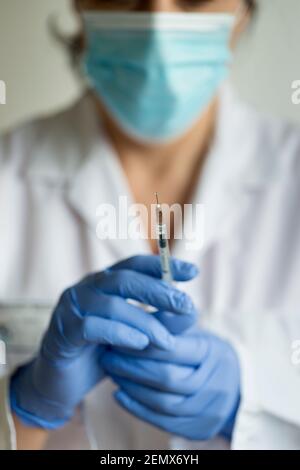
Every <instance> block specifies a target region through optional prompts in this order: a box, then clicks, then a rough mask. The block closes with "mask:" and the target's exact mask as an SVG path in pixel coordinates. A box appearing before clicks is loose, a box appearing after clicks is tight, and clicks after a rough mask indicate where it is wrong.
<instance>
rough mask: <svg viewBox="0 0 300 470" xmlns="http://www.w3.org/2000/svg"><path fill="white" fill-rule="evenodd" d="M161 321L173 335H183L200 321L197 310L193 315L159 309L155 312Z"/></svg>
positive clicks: (155, 315) (154, 315)
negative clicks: (176, 313)
mask: <svg viewBox="0 0 300 470" xmlns="http://www.w3.org/2000/svg"><path fill="white" fill-rule="evenodd" d="M153 317H155V318H156V319H157V320H158V321H159V322H160V323H162V324H163V325H164V326H165V327H166V328H167V330H168V331H169V332H170V333H172V335H181V334H182V333H184V332H186V331H187V330H189V329H190V328H192V327H193V326H194V325H195V324H196V323H197V321H198V317H199V315H198V313H197V312H196V310H195V311H194V312H193V313H192V314H191V315H174V314H173V313H172V312H162V311H158V312H155V313H153Z"/></svg>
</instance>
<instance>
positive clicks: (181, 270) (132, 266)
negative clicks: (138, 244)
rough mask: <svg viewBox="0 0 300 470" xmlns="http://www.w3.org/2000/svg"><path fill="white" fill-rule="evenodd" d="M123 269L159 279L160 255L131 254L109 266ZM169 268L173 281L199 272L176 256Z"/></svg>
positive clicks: (187, 277)
mask: <svg viewBox="0 0 300 470" xmlns="http://www.w3.org/2000/svg"><path fill="white" fill-rule="evenodd" d="M123 269H128V270H130V271H136V272H139V273H143V274H147V275H148V276H152V277H156V278H159V279H160V278H161V274H162V271H161V261H160V257H159V256H155V255H150V256H148V255H140V256H133V257H132V258H129V259H126V260H123V261H121V262H119V263H117V264H115V265H114V266H112V267H111V268H110V270H112V271H117V270H123ZM171 269H172V274H173V278H174V281H178V282H180V281H181V282H184V281H190V280H192V279H194V278H195V277H196V276H197V275H198V274H199V270H198V268H197V267H196V266H195V265H194V264H192V263H188V262H186V261H181V260H179V259H176V258H171Z"/></svg>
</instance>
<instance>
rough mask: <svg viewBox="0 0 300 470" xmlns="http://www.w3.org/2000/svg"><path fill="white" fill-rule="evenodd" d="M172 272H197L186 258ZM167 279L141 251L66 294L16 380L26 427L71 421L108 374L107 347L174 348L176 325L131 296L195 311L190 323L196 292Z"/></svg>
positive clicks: (16, 405) (163, 307)
mask: <svg viewBox="0 0 300 470" xmlns="http://www.w3.org/2000/svg"><path fill="white" fill-rule="evenodd" d="M172 269H173V274H174V277H175V279H177V280H178V281H187V280H189V279H191V278H193V277H194V276H195V275H196V274H197V271H196V269H195V267H194V266H193V265H191V264H188V263H184V262H181V261H178V260H173V262H172ZM160 276H161V270H160V261H159V258H158V257H156V256H137V257H134V258H131V259H129V260H126V261H122V262H121V263H118V264H117V265H115V266H113V267H112V268H110V269H107V270H105V271H103V272H101V273H98V274H93V275H90V276H88V277H86V278H85V279H84V280H83V281H82V282H80V283H79V284H77V285H75V286H74V287H72V288H70V289H68V290H66V291H65V292H64V294H63V295H62V297H61V299H60V300H59V303H58V305H57V307H56V309H55V311H54V314H53V316H52V320H51V323H50V326H49V328H48V331H47V332H46V334H45V336H44V339H43V341H42V345H41V348H40V351H39V353H38V355H37V357H36V358H34V359H33V360H32V361H31V362H30V363H29V364H26V365H25V366H23V367H21V368H19V369H18V370H17V371H16V372H15V374H14V375H13V377H12V379H11V386H10V401H11V408H12V410H13V411H14V412H15V413H16V415H17V416H18V417H19V418H20V419H21V421H22V422H23V423H24V424H25V425H27V426H34V427H42V428H46V429H55V428H58V427H60V426H62V425H64V424H65V423H66V422H67V421H68V420H69V419H70V418H71V417H72V415H73V413H74V410H75V408H76V407H77V406H78V404H79V403H80V402H81V401H82V399H83V398H84V396H85V395H86V394H87V393H88V392H89V391H90V390H91V389H92V388H93V387H94V385H96V384H97V383H98V382H100V381H101V379H103V377H104V375H105V372H104V370H103V367H102V359H103V354H104V352H105V350H106V347H107V346H118V347H126V348H129V349H132V350H143V349H144V348H146V347H147V346H148V345H149V343H151V344H153V345H155V347H156V348H158V350H159V349H168V348H169V347H170V346H171V345H172V341H173V337H172V336H171V335H170V333H169V332H168V330H167V329H166V328H165V327H164V326H163V325H162V324H161V323H160V322H159V321H158V320H157V319H156V318H155V317H154V316H151V315H150V314H148V313H146V312H145V311H144V310H143V309H142V308H139V307H137V306H134V305H131V304H129V303H128V302H127V299H133V300H136V301H139V302H142V303H144V304H148V305H151V306H153V307H155V308H156V309H158V310H159V311H168V312H172V313H173V314H176V315H180V314H186V313H187V314H188V315H187V317H189V322H192V321H194V320H195V309H194V307H193V304H192V303H191V301H190V300H189V298H188V296H186V295H185V294H184V293H183V292H180V291H179V290H178V289H176V288H175V287H172V286H170V285H168V284H167V283H165V282H163V281H162V280H161V279H160ZM191 319H193V320H191Z"/></svg>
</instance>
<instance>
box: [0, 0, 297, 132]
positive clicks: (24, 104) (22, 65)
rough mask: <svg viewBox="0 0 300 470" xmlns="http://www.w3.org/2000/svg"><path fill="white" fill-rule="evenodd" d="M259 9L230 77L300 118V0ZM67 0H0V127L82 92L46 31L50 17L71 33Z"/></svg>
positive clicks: (253, 98)
mask: <svg viewBox="0 0 300 470" xmlns="http://www.w3.org/2000/svg"><path fill="white" fill-rule="evenodd" d="M257 3H258V11H257V14H256V18H255V20H254V21H253V23H252V25H251V27H250V28H249V30H248V31H247V33H246V34H245V35H244V39H243V41H242V43H241V45H240V47H239V50H238V51H237V55H238V60H237V61H236V66H235V68H234V70H233V77H232V80H233V81H234V84H235V86H236V88H237V89H238V91H239V93H240V94H241V95H242V97H243V98H244V99H245V100H247V101H248V102H250V103H253V104H254V105H255V106H256V107H257V108H259V109H261V110H262V111H264V112H265V113H268V114H271V115H273V116H278V117H282V118H285V119H288V120H291V121H293V122H296V123H297V124H300V105H298V106H297V105H295V104H293V103H292V100H291V96H292V82H293V81H295V80H300V67H299V62H300V59H299V52H298V44H300V28H299V18H300V1H299V0H257ZM71 5H72V2H71V1H70V0H25V1H24V0H0V80H4V81H5V82H6V85H7V104H6V105H5V106H0V131H2V130H5V129H7V128H9V127H12V126H14V125H16V124H18V123H20V122H23V121H24V120H27V119H30V118H32V117H34V116H37V115H38V116H40V115H43V114H47V113H51V112H53V111H56V110H58V109H60V108H63V107H65V106H67V105H69V104H70V103H71V102H73V101H74V100H76V98H77V97H78V95H79V94H80V92H81V85H80V83H79V82H78V80H77V79H76V77H75V76H74V74H73V73H72V71H71V67H70V63H69V59H68V56H67V54H66V52H65V51H64V50H63V48H62V47H61V46H60V45H58V44H57V43H56V41H55V40H53V38H52V37H51V34H50V33H49V24H48V22H49V18H50V17H52V18H55V19H56V21H57V23H58V25H59V27H60V29H61V30H62V31H65V32H66V33H67V34H72V33H74V32H75V31H76V29H77V28H78V21H77V19H76V17H75V16H74V14H73V12H72V9H71Z"/></svg>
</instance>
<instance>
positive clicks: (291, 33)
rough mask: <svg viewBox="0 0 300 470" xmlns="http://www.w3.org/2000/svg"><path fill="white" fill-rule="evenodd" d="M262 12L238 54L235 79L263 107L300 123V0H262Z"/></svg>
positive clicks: (252, 99) (269, 111)
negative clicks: (298, 90)
mask: <svg viewBox="0 0 300 470" xmlns="http://www.w3.org/2000/svg"><path fill="white" fill-rule="evenodd" d="M258 3H259V15H258V18H257V21H255V23H254V24H253V27H251V28H250V29H249V31H248V33H247V34H246V35H245V36H244V40H243V41H242V43H241V47H240V48H239V51H238V54H237V61H236V67H235V69H234V80H235V83H236V85H237V87H238V89H239V90H240V93H241V94H242V95H243V96H244V97H245V98H246V99H247V100H248V101H250V102H252V103H253V104H255V105H256V106H257V107H258V108H260V109H262V110H263V111H267V112H268V113H270V114H273V115H279V116H282V117H284V118H287V119H290V120H292V121H295V122H296V123H298V124H300V105H298V106H296V105H294V104H293V103H292V100H291V95H292V90H291V84H292V82H293V81H294V80H300V27H299V24H300V1H299V0H259V2H258Z"/></svg>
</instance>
